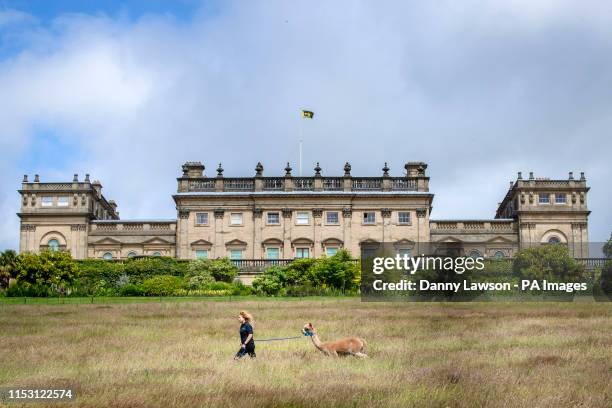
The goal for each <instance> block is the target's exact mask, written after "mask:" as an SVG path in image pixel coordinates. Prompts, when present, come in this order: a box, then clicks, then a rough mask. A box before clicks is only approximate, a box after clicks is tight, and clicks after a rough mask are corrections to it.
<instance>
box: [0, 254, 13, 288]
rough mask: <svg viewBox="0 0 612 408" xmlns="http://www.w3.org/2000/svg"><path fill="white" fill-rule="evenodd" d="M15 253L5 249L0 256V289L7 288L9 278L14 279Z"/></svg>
mask: <svg viewBox="0 0 612 408" xmlns="http://www.w3.org/2000/svg"><path fill="white" fill-rule="evenodd" d="M16 263H17V253H16V252H15V251H13V250H12V249H7V250H6V251H4V252H2V253H1V254H0V288H7V287H8V285H9V283H10V280H11V278H15V265H16Z"/></svg>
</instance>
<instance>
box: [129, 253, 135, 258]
mask: <svg viewBox="0 0 612 408" xmlns="http://www.w3.org/2000/svg"><path fill="white" fill-rule="evenodd" d="M135 256H136V252H134V251H130V252H129V253H128V258H133V257H135Z"/></svg>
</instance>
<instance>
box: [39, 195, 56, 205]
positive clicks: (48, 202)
mask: <svg viewBox="0 0 612 408" xmlns="http://www.w3.org/2000/svg"><path fill="white" fill-rule="evenodd" d="M40 205H42V206H43V207H51V206H52V205H53V197H43V198H42V199H41V201H40Z"/></svg>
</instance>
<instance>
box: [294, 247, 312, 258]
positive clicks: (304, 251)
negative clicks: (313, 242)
mask: <svg viewBox="0 0 612 408" xmlns="http://www.w3.org/2000/svg"><path fill="white" fill-rule="evenodd" d="M295 257H296V258H310V248H295Z"/></svg>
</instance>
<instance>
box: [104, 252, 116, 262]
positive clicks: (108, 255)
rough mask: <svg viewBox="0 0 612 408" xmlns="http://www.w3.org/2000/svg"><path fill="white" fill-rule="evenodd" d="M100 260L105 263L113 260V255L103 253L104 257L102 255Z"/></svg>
mask: <svg viewBox="0 0 612 408" xmlns="http://www.w3.org/2000/svg"><path fill="white" fill-rule="evenodd" d="M102 259H105V260H107V261H108V260H111V259H113V254H111V253H110V252H105V253H104V255H102Z"/></svg>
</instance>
